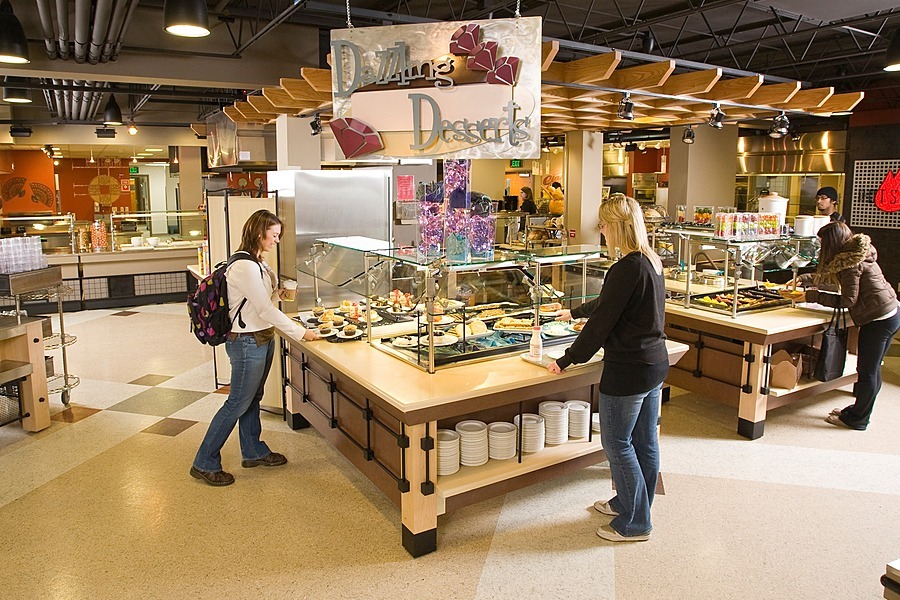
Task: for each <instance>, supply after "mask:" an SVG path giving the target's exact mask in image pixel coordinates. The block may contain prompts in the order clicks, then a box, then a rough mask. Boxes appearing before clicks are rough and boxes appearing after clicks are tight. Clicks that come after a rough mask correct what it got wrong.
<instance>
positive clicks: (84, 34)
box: [74, 0, 91, 64]
mask: <svg viewBox="0 0 900 600" xmlns="http://www.w3.org/2000/svg"><path fill="white" fill-rule="evenodd" d="M90 38H91V0H75V52H74V54H75V62H77V63H78V64H82V63H83V62H84V61H85V59H87V53H88V42H89V41H90Z"/></svg>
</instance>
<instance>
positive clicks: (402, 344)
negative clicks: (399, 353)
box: [391, 335, 419, 348]
mask: <svg viewBox="0 0 900 600" xmlns="http://www.w3.org/2000/svg"><path fill="white" fill-rule="evenodd" d="M391 344H392V345H394V346H396V347H398V348H415V347H416V346H418V345H419V338H415V337H410V336H408V335H401V336H399V337H395V338H394V339H392V340H391Z"/></svg>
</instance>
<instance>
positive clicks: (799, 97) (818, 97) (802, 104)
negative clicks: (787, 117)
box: [778, 87, 834, 110]
mask: <svg viewBox="0 0 900 600" xmlns="http://www.w3.org/2000/svg"><path fill="white" fill-rule="evenodd" d="M833 95H834V88H833V87H827V88H814V89H811V90H800V91H799V92H797V93H796V94H794V96H793V97H792V98H791V99H790V100H789V101H787V102H785V103H784V104H779V105H778V108H781V109H784V110H792V109H797V110H810V109H813V108H818V107H819V106H822V104H823V103H824V102H825V101H826V100H828V99H829V98H831V97H832V96H833Z"/></svg>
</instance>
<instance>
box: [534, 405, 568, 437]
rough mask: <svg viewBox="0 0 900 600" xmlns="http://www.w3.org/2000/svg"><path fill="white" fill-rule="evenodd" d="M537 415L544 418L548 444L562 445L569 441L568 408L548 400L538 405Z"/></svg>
mask: <svg viewBox="0 0 900 600" xmlns="http://www.w3.org/2000/svg"><path fill="white" fill-rule="evenodd" d="M538 414H540V415H541V416H542V417H544V422H545V423H546V432H547V443H548V444H564V443H565V442H568V441H569V407H568V406H566V405H565V404H563V403H562V402H554V401H552V400H548V401H547V402H541V403H540V404H538Z"/></svg>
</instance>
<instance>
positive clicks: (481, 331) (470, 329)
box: [449, 319, 493, 340]
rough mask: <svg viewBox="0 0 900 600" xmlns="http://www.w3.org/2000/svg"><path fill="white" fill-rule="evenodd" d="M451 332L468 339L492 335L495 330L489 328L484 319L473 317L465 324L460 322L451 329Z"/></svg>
mask: <svg viewBox="0 0 900 600" xmlns="http://www.w3.org/2000/svg"><path fill="white" fill-rule="evenodd" d="M449 331H450V333H452V334H453V335H455V336H456V337H458V338H460V339H462V338H465V339H467V340H477V339H481V338H484V337H487V336H489V335H491V334H492V333H493V332H492V331H491V330H490V329H488V328H487V325H485V324H484V321H480V320H478V319H472V320H471V321H469V322H468V323H466V324H465V325H463V324H462V323H459V324H457V325H455V326H453V327H451V328H450V329H449Z"/></svg>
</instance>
